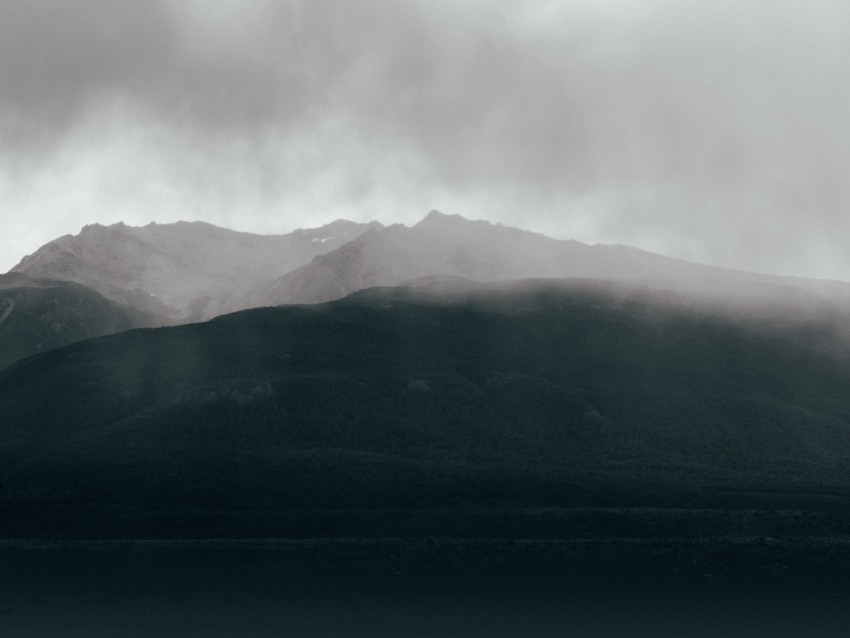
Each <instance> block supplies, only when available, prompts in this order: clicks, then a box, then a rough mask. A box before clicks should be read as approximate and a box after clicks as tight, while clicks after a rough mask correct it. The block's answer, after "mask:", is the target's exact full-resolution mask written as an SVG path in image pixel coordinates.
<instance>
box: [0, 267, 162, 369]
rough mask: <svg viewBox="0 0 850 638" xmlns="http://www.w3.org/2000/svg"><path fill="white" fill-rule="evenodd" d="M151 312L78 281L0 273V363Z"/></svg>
mask: <svg viewBox="0 0 850 638" xmlns="http://www.w3.org/2000/svg"><path fill="white" fill-rule="evenodd" d="M153 321H154V319H153V317H151V316H149V315H146V314H144V313H142V312H140V311H138V310H135V309H133V308H130V307H127V306H122V305H120V304H118V303H116V302H114V301H110V300H108V299H105V298H104V297H102V296H101V295H100V294H98V293H97V292H95V291H94V290H91V289H89V288H86V287H85V286H81V285H79V284H75V283H71V282H67V281H56V280H51V279H38V278H32V277H28V276H26V275H22V274H19V273H14V274H7V275H0V368H4V367H6V366H8V365H9V364H11V363H12V362H14V361H17V360H19V359H23V358H24V357H28V356H30V355H33V354H36V353H39V352H44V351H47V350H50V349H52V348H58V347H60V346H64V345H66V344H69V343H73V342H75V341H81V340H83V339H88V338H91V337H99V336H101V335H107V334H111V333H114V332H120V331H122V330H128V329H130V328H136V327H144V326H150V325H152V323H153Z"/></svg>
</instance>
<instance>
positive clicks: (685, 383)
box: [0, 279, 850, 537]
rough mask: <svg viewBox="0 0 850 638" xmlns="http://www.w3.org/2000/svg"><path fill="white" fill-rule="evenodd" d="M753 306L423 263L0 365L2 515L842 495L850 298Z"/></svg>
mask: <svg viewBox="0 0 850 638" xmlns="http://www.w3.org/2000/svg"><path fill="white" fill-rule="evenodd" d="M759 303H760V302H756V303H755V305H754V306H752V312H742V311H740V309H738V308H732V307H729V308H725V309H724V308H720V307H719V306H717V305H716V304H714V303H713V302H712V301H711V300H706V299H704V298H703V297H700V296H690V295H687V294H684V293H681V292H676V291H658V290H651V289H647V288H645V287H642V286H638V285H634V284H629V283H623V282H619V283H618V282H599V281H592V280H579V279H565V280H536V281H519V282H508V283H506V282H501V283H490V284H481V283H476V282H469V281H462V280H458V279H449V280H431V281H426V282H420V283H419V284H418V285H413V286H407V287H401V288H382V289H370V290H364V291H362V292H360V293H357V294H355V295H352V296H349V297H347V298H345V299H342V300H339V301H335V302H330V303H326V304H319V305H313V306H288V307H281V308H263V309H255V310H248V311H243V312H239V313H235V314H231V315H227V316H222V317H218V318H216V319H214V320H212V321H209V322H206V323H201V324H192V325H183V326H178V327H170V328H159V329H156V330H133V331H129V332H124V333H121V334H116V335H111V336H107V337H101V338H98V339H92V340H88V341H84V342H81V343H76V344H72V345H69V346H66V347H64V348H60V349H58V350H54V351H52V352H49V353H45V354H43V355H39V356H36V357H31V358H29V359H27V360H24V361H21V362H18V363H17V364H15V365H12V366H11V367H9V368H7V369H6V370H4V371H0V414H3V415H4V417H3V425H2V428H0V468H2V470H0V486H2V490H0V511H2V512H4V514H3V515H2V516H0V527H2V529H0V532H2V533H3V534H4V535H6V536H9V535H12V536H15V535H21V536H27V535H33V534H35V535H47V536H50V535H51V534H53V535H56V534H57V533H80V534H91V535H95V536H98V535H99V537H104V536H106V537H115V536H116V535H118V536H120V535H125V534H130V535H137V536H138V535H139V534H154V533H156V534H159V533H162V534H166V535H172V536H173V535H188V536H197V535H198V534H205V535H210V534H212V535H215V534H217V533H222V534H225V533H226V534H236V535H249V536H280V535H287V534H295V535H298V534H312V535H319V536H325V535H330V536H348V535H351V534H353V533H354V531H353V530H355V529H357V525H358V524H359V523H357V521H359V520H361V518H360V517H361V515H362V516H367V515H368V516H372V517H374V516H378V514H376V512H381V511H385V508H396V509H397V508H403V509H404V510H405V511H408V510H409V511H421V512H425V511H426V510H427V512H431V514H427V513H426V514H421V515H417V516H420V518H419V519H417V520H418V521H419V523H422V524H425V522H426V519H427V520H430V519H428V516H432V515H433V512H435V511H443V510H444V509H445V508H460V509H458V510H457V511H464V509H463V508H464V507H466V505H471V504H475V506H476V507H481V505H482V503H488V504H490V505H489V507H497V508H502V507H507V506H513V505H517V504H524V506H525V507H528V506H533V505H535V504H537V505H546V506H547V507H551V506H558V507H572V506H575V505H577V504H582V505H584V506H587V505H593V504H597V505H598V504H600V503H608V504H610V503H612V502H613V503H620V504H623V503H624V502H625V503H628V504H635V503H647V502H648V503H650V504H652V503H656V504H657V503H659V502H662V503H664V502H666V503H667V504H669V503H670V502H693V501H694V499H697V500H698V498H702V496H699V495H700V494H703V493H704V492H705V491H706V490H708V491H709V492H711V491H712V490H713V491H714V492H712V493H717V494H742V495H747V494H749V495H752V494H757V493H759V492H764V491H768V492H770V493H774V494H775V493H788V492H789V490H790V491H791V492H794V493H801V494H816V493H819V490H820V491H821V492H822V491H823V490H826V491H829V490H833V492H834V491H835V490H838V491H839V492H841V493H842V494H843V493H844V492H847V491H848V490H850V480H849V479H848V476H850V473H848V471H850V464H849V463H848V459H850V395H848V393H847V388H848V387H850V347H849V346H848V343H850V341H848V339H847V335H846V327H845V326H846V325H847V324H848V315H847V312H846V310H845V309H843V308H842V307H841V306H840V305H837V304H830V303H828V302H823V305H822V306H821V307H820V308H819V315H818V316H817V317H805V316H796V315H794V316H792V317H791V318H790V319H789V320H787V321H775V320H773V319H771V320H770V321H762V320H756V319H754V316H755V315H757V314H759V312H760V311H759V308H758V305H759ZM766 307H767V308H771V307H773V306H772V305H771V304H770V303H768V304H767V305H766ZM774 310H775V314H776V316H782V314H783V312H782V309H781V308H779V307H777V308H774ZM48 398H49V400H46V399H48ZM825 486H826V487H825ZM641 490H643V492H642V493H643V494H644V495H643V496H640V495H638V496H635V493H636V492H641ZM842 490H843V491H842ZM630 494H631V496H630ZM647 494H648V495H649V496H647ZM718 498H719V497H718ZM730 498H731V497H730ZM741 498H743V497H741ZM747 498H749V497H747ZM665 499H667V501H665ZM465 504H466V505H465ZM382 508H384V509H382ZM441 508H443V509H441ZM320 511H321V512H326V513H328V512H336V514H333V517H336V518H333V521H335V522H333V523H327V525H328V526H327V527H322V528H315V527H310V528H309V529H307V527H304V528H301V527H299V525H301V523H299V522H298V521H302V522H303V521H305V520H307V519H310V520H313V519H312V518H310V517H312V516H313V515H314V514H310V512H313V513H316V512H320ZM452 511H454V510H452ZM340 512H348V514H341V513H340ZM369 512H371V514H369ZM13 514H14V515H13ZM316 515H318V514H316ZM327 516H331V514H327ZM381 516H383V515H381ZM421 516H424V517H425V518H424V519H422V518H421ZM305 517H306V518H305ZM322 520H326V521H327V520H328V519H322ZM381 520H382V521H383V522H386V520H385V519H381ZM451 520H455V519H451ZM419 523H417V525H418V524H419ZM467 523H468V521H467ZM445 524H446V525H449V524H457V525H460V524H461V523H460V522H459V519H457V520H455V523H445ZM464 524H466V523H464ZM304 525H307V523H304ZM382 525H383V523H382ZM308 527H309V525H308ZM381 529H386V528H383V527H381ZM68 530H72V532H68ZM74 530H76V531H74ZM373 531H374V530H373ZM444 532H445V530H444V531H443V532H441V533H444ZM485 533H486V532H485Z"/></svg>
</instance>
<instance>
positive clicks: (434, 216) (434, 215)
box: [414, 209, 469, 228]
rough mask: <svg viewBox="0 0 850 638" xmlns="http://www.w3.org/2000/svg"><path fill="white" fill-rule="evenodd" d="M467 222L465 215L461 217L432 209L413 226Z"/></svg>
mask: <svg viewBox="0 0 850 638" xmlns="http://www.w3.org/2000/svg"><path fill="white" fill-rule="evenodd" d="M459 222H460V223H463V222H469V220H468V219H467V218H466V217H462V216H461V215H447V214H446V213H441V212H440V211H438V210H436V209H434V210H432V211H431V212H429V213H428V214H427V215H426V216H425V217H424V218H423V219H422V221H420V222H419V223H418V224H416V225H415V226H414V228H417V227H422V226H437V225H441V226H442V225H446V224H457V223H459Z"/></svg>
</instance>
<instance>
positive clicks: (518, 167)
mask: <svg viewBox="0 0 850 638" xmlns="http://www.w3.org/2000/svg"><path fill="white" fill-rule="evenodd" d="M848 27H850V9H848V8H845V6H844V4H843V3H839V2H837V1H832V0H820V1H817V2H807V3H803V2H797V1H791V0H788V1H779V2H772V3H763V2H757V1H755V0H751V1H746V0H745V1H744V2H734V3H733V2H731V1H729V0H722V1H720V2H711V3H709V2H694V3H687V4H682V3H679V2H672V1H665V0H656V1H654V2H646V3H640V8H637V7H636V5H635V4H634V3H630V2H617V1H615V0H608V1H603V2H588V1H586V0H576V1H570V2H567V1H564V2H553V1H546V0H538V1H537V2H524V3H519V2H507V1H498V0H492V1H489V2H485V1H483V0H482V1H475V2H469V3H450V2H446V1H437V2H424V1H423V2H413V1H412V2H396V1H391V0H369V1H367V2H361V3H351V2H345V1H343V0H314V1H309V2H308V1H304V2H272V1H270V0H253V1H250V0H249V1H239V2H237V1H236V0H215V1H213V0H209V1H204V2H200V0H147V1H140V0H135V1H134V2H129V1H127V2H124V1H122V0H52V1H50V0H29V1H28V2H26V3H16V2H7V3H0V144H2V149H3V150H2V151H0V205H2V208H0V215H2V216H3V219H2V221H3V223H4V225H6V226H7V227H9V228H11V229H12V233H11V235H7V236H6V238H5V239H3V240H2V246H0V249H2V251H3V254H4V255H7V256H8V257H7V258H6V260H5V263H2V264H0V268H2V267H3V266H5V267H6V268H8V267H10V266H11V265H13V264H14V263H15V262H16V261H17V260H18V259H19V258H20V256H22V255H23V254H24V252H30V251H32V250H34V249H35V248H37V246H38V245H39V244H40V243H44V242H45V241H48V240H49V239H52V238H53V237H55V236H56V235H58V234H62V233H64V232H76V231H77V230H78V229H79V227H80V226H82V225H83V224H85V223H91V222H94V221H100V222H102V223H107V222H110V221H118V220H119V219H120V220H123V221H125V222H127V223H146V222H147V221H173V220H176V219H180V218H183V219H206V220H208V221H211V222H213V223H219V224H222V225H228V226H231V227H236V228H242V229H245V230H253V231H257V232H285V231H288V230H290V229H292V228H295V227H298V226H306V225H314V224H318V223H322V222H324V221H329V220H331V219H333V218H335V217H340V216H345V217H349V218H352V219H362V220H365V219H369V218H377V219H380V220H381V221H384V222H393V221H401V222H405V223H410V222H413V221H416V219H417V218H418V217H421V216H422V215H424V214H425V212H426V211H427V210H429V209H430V208H441V209H445V210H447V211H449V212H459V213H461V214H464V215H466V216H469V217H473V218H489V219H492V220H494V221H501V222H503V223H509V224H515V225H519V226H523V227H528V228H533V229H536V230H540V231H542V232H547V233H550V234H554V235H556V236H562V237H575V238H576V239H580V240H584V241H591V242H595V241H603V242H622V243H630V244H634V245H638V246H641V247H645V248H647V249H650V250H656V251H658V252H662V253H666V254H671V255H676V256H681V257H685V258H691V259H695V260H699V261H704V262H708V263H719V264H723V265H729V266H734V267H741V268H750V269H756V270H767V271H773V272H784V273H791V274H808V275H816V276H830V277H839V278H844V279H850V257H847V256H845V252H846V251H844V250H842V249H841V246H840V241H841V237H843V236H845V235H846V234H847V233H848V231H850V227H848V226H850V215H847V205H848V202H850V186H848V185H847V183H846V179H845V173H846V166H847V165H848V163H850V87H848V85H847V84H846V82H844V81H843V78H844V77H845V75H846V71H845V69H844V68H843V66H844V63H843V60H846V59H850V55H848V54H850V51H848V46H850V45H848V44H847V41H846V37H845V36H846V32H847V30H848ZM33 225H35V226H36V227H37V229H36V230H34V229H33Z"/></svg>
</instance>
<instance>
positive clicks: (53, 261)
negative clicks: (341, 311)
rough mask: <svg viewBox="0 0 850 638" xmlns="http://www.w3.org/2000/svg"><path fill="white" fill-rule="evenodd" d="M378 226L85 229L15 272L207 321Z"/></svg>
mask: <svg viewBox="0 0 850 638" xmlns="http://www.w3.org/2000/svg"><path fill="white" fill-rule="evenodd" d="M376 227H379V224H376V223H372V224H356V223H354V222H348V221H344V220H338V221H336V222H333V223H331V224H328V225H326V226H323V227H321V228H315V229H306V230H304V229H302V230H297V231H295V232H293V233H289V234H287V235H268V236H266V235H254V234H251V233H241V232H235V231H231V230H226V229H223V228H218V227H216V226H212V225H210V224H206V223H202V222H177V223H175V224H149V225H147V226H144V227H141V228H136V227H130V226H126V225H124V224H120V223H119V224H114V225H112V226H101V225H99V224H94V225H91V226H86V227H85V228H84V229H83V230H82V232H81V233H80V234H78V235H74V236H71V235H66V236H64V237H60V238H59V239H56V240H54V241H52V242H50V243H48V244H46V245H45V246H43V247H42V248H40V249H39V250H38V251H36V252H35V253H34V254H33V255H29V256H27V257H25V258H24V259H23V260H22V261H21V262H20V263H19V264H18V265H17V266H15V267H14V268H13V269H12V271H11V272H16V273H23V274H27V275H31V276H33V277H43V278H50V279H58V280H63V281H72V282H76V283H78V284H82V285H84V286H87V287H89V288H91V289H93V290H96V291H97V292H99V293H100V294H102V295H103V296H104V297H106V298H108V299H111V300H113V301H117V302H119V303H121V304H125V305H129V306H132V307H135V308H137V309H139V310H141V311H143V312H146V313H149V314H152V315H154V316H156V317H158V321H159V322H160V323H162V324H170V323H186V322H192V321H203V320H206V319H209V318H210V317H213V316H215V315H217V314H220V313H221V311H222V308H224V307H225V305H227V303H228V301H229V300H230V299H231V297H233V296H234V295H236V294H238V293H240V292H241V291H243V290H245V289H246V288H252V287H256V286H257V285H258V284H260V283H261V282H265V281H269V280H272V279H274V278H275V277H278V276H280V275H282V274H285V273H287V272H290V271H292V270H294V269H296V268H298V267H299V266H302V265H304V264H305V263H307V262H309V261H310V260H311V259H312V258H313V257H315V256H317V255H320V254H323V253H326V252H328V251H331V250H334V249H335V248H338V247H340V246H342V245H344V244H346V243H348V242H350V241H351V240H353V239H355V238H357V237H358V236H359V235H360V234H362V233H363V232H365V231H367V230H369V229H371V228H376Z"/></svg>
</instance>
